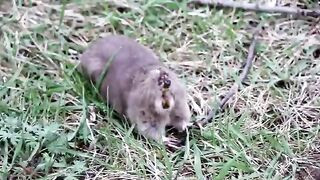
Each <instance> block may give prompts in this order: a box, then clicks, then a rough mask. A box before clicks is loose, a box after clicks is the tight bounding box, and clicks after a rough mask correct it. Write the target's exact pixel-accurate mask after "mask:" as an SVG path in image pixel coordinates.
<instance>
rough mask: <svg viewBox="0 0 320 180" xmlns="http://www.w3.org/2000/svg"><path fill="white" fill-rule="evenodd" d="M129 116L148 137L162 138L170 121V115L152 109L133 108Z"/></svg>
mask: <svg viewBox="0 0 320 180" xmlns="http://www.w3.org/2000/svg"><path fill="white" fill-rule="evenodd" d="M128 116H129V118H132V119H133V120H134V123H135V124H136V128H137V130H138V131H139V132H140V133H141V134H143V135H145V136H146V137H149V138H152V139H155V140H161V138H162V137H163V136H164V135H165V127H166V125H167V124H168V123H169V121H170V119H169V115H168V114H167V115H160V114H158V113H156V112H154V111H152V109H148V108H146V109H140V108H139V109H138V108H136V107H135V108H131V109H130V110H129V111H128Z"/></svg>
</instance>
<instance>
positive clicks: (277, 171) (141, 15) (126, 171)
mask: <svg viewBox="0 0 320 180" xmlns="http://www.w3.org/2000/svg"><path fill="white" fill-rule="evenodd" d="M63 2H64V3H63ZM118 2H120V1H118ZM121 2H123V3H125V2H131V1H126V0H124V1H121ZM292 2H293V1H289V0H283V1H282V3H283V4H285V3H289V4H290V3H292ZM299 2H300V3H299V5H300V6H301V5H304V6H306V7H312V6H313V5H314V4H312V1H299ZM8 3H9V1H1V2H0V9H1V10H2V11H0V25H1V26H0V28H1V32H0V33H1V44H0V77H1V79H0V97H1V101H0V111H1V116H0V176H1V179H7V178H13V179H17V178H23V179H58V178H65V179H94V178H97V179H103V178H106V179H141V178H144V179H149V178H154V179H174V178H175V177H178V179H186V178H188V179H294V178H302V179H307V177H310V175H309V174H311V175H315V174H316V173H319V168H320V164H319V162H320V151H319V149H320V138H319V131H320V125H319V119H320V63H319V48H320V39H319V37H320V36H319V35H320V34H319V31H320V29H319V28H320V27H319V23H318V24H317V22H316V21H315V20H314V19H311V20H310V19H303V20H301V19H295V18H290V17H284V16H278V15H275V14H265V13H254V12H243V11H235V10H230V9H209V8H208V7H197V8H192V7H191V8H190V7H188V6H187V5H186V3H185V1H181V2H180V1H179V2H175V1H169V0H161V1H154V0H143V1H139V2H136V3H128V6H129V7H130V8H131V9H129V10H128V9H125V8H117V7H116V6H112V5H110V3H108V2H106V1H102V0H95V1H91V2H89V1H85V0H69V1H62V2H61V3H60V2H58V1H49V0H29V1H28V0H26V1H22V0H17V1H15V3H14V4H13V5H10V4H8ZM295 4H296V3H292V5H295ZM257 23H262V24H263V25H264V32H263V34H262V36H261V42H260V44H259V46H258V56H257V58H256V60H255V62H254V65H253V67H252V70H251V72H250V74H249V76H248V80H247V82H246V83H245V84H244V85H243V86H241V89H240V91H239V92H238V93H237V94H236V95H235V96H234V98H232V99H231V100H230V101H229V103H228V104H227V106H226V109H225V112H224V113H222V114H220V115H219V116H217V117H215V119H214V121H213V122H212V123H210V124H209V125H208V126H206V127H205V128H204V129H202V130H201V131H200V130H195V129H194V130H193V129H192V130H190V131H189V132H188V134H187V137H186V144H185V146H184V147H182V148H181V149H179V150H177V151H171V150H168V149H165V148H164V147H163V146H162V145H160V144H157V143H155V142H152V141H146V140H145V139H144V138H143V137H140V136H137V135H135V133H134V130H133V129H132V127H131V126H130V125H129V124H127V123H123V122H121V121H119V120H117V119H116V118H115V117H114V116H112V112H110V110H109V109H108V108H107V107H106V106H105V104H104V103H103V102H102V101H101V98H99V97H98V96H97V95H96V94H95V90H94V89H93V88H92V87H91V86H90V84H88V83H87V81H86V80H85V78H84V77H82V76H81V75H80V74H79V73H77V71H76V69H75V67H74V64H73V63H74V62H77V56H78V55H79V54H81V53H82V52H83V50H84V49H85V48H86V47H87V46H88V44H89V43H90V42H91V41H93V40H95V39H97V38H98V37H100V36H103V35H105V34H108V33H118V34H125V35H127V36H130V37H132V38H135V39H137V40H138V41H139V42H141V43H142V44H144V45H146V46H148V47H150V48H152V49H153V50H154V51H155V52H156V53H157V54H158V55H159V56H160V57H161V60H162V61H163V62H164V63H165V64H166V65H167V66H169V67H170V68H172V69H174V70H175V71H176V72H177V73H178V74H179V76H180V77H181V79H182V81H184V82H185V83H186V85H187V88H188V92H189V93H190V101H189V102H190V105H191V106H192V110H193V116H192V118H193V120H198V119H200V118H202V117H204V116H205V115H206V114H207V113H208V111H209V110H210V109H211V108H212V107H213V106H214V103H215V99H217V98H218V97H220V96H222V95H224V94H225V93H226V92H227V91H228V89H229V87H231V86H232V84H233V82H234V81H236V80H237V79H238V78H239V77H238V75H239V69H240V67H242V66H243V63H244V60H245V58H246V55H247V49H248V47H249V44H250V37H251V33H252V32H253V29H254V27H253V26H252V25H253V24H257Z"/></svg>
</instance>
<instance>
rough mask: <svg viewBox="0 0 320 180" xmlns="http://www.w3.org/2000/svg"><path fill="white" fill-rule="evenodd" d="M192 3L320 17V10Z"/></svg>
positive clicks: (206, 0) (227, 1)
mask: <svg viewBox="0 0 320 180" xmlns="http://www.w3.org/2000/svg"><path fill="white" fill-rule="evenodd" d="M190 3H193V4H200V5H209V6H217V7H229V8H238V9H243V10H249V11H257V12H259V11H260V12H268V13H282V14H292V15H301V16H312V17H320V9H313V10H311V9H300V8H295V7H285V6H270V5H267V4H264V5H261V4H259V3H247V2H235V1H233V0H191V1H190Z"/></svg>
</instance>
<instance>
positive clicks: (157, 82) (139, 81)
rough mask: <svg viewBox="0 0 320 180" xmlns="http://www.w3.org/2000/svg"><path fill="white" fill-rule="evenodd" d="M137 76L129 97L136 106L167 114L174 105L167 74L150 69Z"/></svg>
mask: <svg viewBox="0 0 320 180" xmlns="http://www.w3.org/2000/svg"><path fill="white" fill-rule="evenodd" d="M139 75H140V76H139V77H136V79H135V81H134V82H133V83H134V84H133V86H132V89H131V93H130V94H129V97H132V99H134V101H135V102H134V103H135V105H136V106H144V107H151V108H153V109H154V111H155V112H157V113H159V114H168V113H169V112H170V111H171V110H172V109H173V107H174V104H175V100H174V96H173V93H172V91H171V86H172V84H171V80H170V79H169V77H168V74H167V73H166V72H164V71H162V70H160V69H152V70H150V71H146V72H144V73H142V74H139Z"/></svg>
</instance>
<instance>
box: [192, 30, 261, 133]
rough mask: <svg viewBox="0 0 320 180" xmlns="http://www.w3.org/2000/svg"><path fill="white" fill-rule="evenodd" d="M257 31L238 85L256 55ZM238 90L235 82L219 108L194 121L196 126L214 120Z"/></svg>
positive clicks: (246, 73) (242, 80) (201, 125)
mask: <svg viewBox="0 0 320 180" xmlns="http://www.w3.org/2000/svg"><path fill="white" fill-rule="evenodd" d="M259 29H260V28H257V29H256V31H255V32H254V33H253V39H252V42H251V44H250V47H249V50H248V57H247V59H246V65H245V67H244V69H243V71H242V73H241V74H240V83H243V82H244V80H245V79H246V78H247V76H248V74H249V71H250V68H251V66H252V62H253V59H254V56H255V53H256V51H255V49H256V45H257V41H258V40H257V38H258V37H257V36H258V34H259ZM238 88H239V85H238V83H237V82H235V83H234V85H233V86H232V87H231V88H230V90H229V91H228V93H227V94H226V95H225V96H224V98H223V99H222V100H221V101H220V103H219V108H218V109H214V110H212V111H211V112H210V113H209V115H208V116H207V117H206V118H204V119H202V120H200V121H196V122H195V123H196V125H197V126H198V127H200V128H201V127H203V126H204V125H205V124H207V123H209V122H210V121H211V120H212V119H213V118H214V116H215V115H216V114H217V112H218V111H219V110H221V109H222V108H223V107H224V105H225V104H226V103H227V101H228V100H229V99H230V98H231V97H232V96H233V95H234V94H235V93H236V92H237V91H238Z"/></svg>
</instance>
